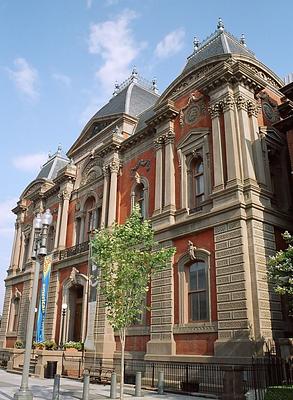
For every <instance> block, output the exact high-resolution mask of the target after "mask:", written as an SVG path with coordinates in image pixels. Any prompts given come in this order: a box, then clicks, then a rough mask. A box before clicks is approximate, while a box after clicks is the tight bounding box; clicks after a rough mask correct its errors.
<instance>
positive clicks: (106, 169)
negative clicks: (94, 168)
mask: <svg viewBox="0 0 293 400" xmlns="http://www.w3.org/2000/svg"><path fill="white" fill-rule="evenodd" d="M102 171H103V175H104V177H108V176H109V175H110V170H109V165H106V164H104V165H103V167H102Z"/></svg>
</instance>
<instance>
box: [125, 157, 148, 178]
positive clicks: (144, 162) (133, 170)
mask: <svg viewBox="0 0 293 400" xmlns="http://www.w3.org/2000/svg"><path fill="white" fill-rule="evenodd" d="M140 167H145V169H146V171H147V172H149V170H150V168H151V162H150V160H139V161H138V162H137V163H136V165H135V167H133V168H131V170H130V175H131V176H135V175H136V172H137V170H138V169H139V168H140Z"/></svg>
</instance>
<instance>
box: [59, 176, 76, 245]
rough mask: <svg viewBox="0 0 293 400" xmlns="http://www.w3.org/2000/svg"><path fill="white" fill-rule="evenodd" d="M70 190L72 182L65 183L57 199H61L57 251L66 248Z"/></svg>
mask: <svg viewBox="0 0 293 400" xmlns="http://www.w3.org/2000/svg"><path fill="white" fill-rule="evenodd" d="M72 189H73V184H72V182H67V183H66V184H65V185H64V186H62V188H61V191H60V193H59V197H60V198H61V199H62V213H61V220H60V232H59V245H58V247H59V249H64V248H65V247H66V234H67V221H68V210H69V200H70V198H71V193H72Z"/></svg>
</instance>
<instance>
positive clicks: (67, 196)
mask: <svg viewBox="0 0 293 400" xmlns="http://www.w3.org/2000/svg"><path fill="white" fill-rule="evenodd" d="M58 197H59V199H63V200H70V197H71V191H68V190H66V189H65V190H62V191H61V192H60V193H59V194H58Z"/></svg>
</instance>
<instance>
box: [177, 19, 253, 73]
mask: <svg viewBox="0 0 293 400" xmlns="http://www.w3.org/2000/svg"><path fill="white" fill-rule="evenodd" d="M224 54H237V55H245V56H249V57H252V58H254V59H255V55H254V53H253V52H252V51H251V50H249V49H248V48H247V47H246V43H245V38H244V36H243V35H242V37H241V38H240V39H237V38H236V37H235V36H233V35H232V34H231V33H229V32H227V31H226V30H225V29H224V25H223V23H222V21H221V20H220V21H219V24H218V29H217V30H216V31H215V32H214V33H213V34H212V35H210V36H209V37H208V38H207V39H205V40H204V41H203V42H201V43H199V41H197V40H196V39H195V40H194V52H193V53H192V54H191V55H190V56H189V57H188V58H187V63H186V65H185V67H184V69H183V73H184V72H186V71H187V70H189V69H191V68H193V67H194V66H196V65H197V64H199V63H200V62H202V61H205V60H208V59H209V58H212V57H215V56H219V55H224Z"/></svg>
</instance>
